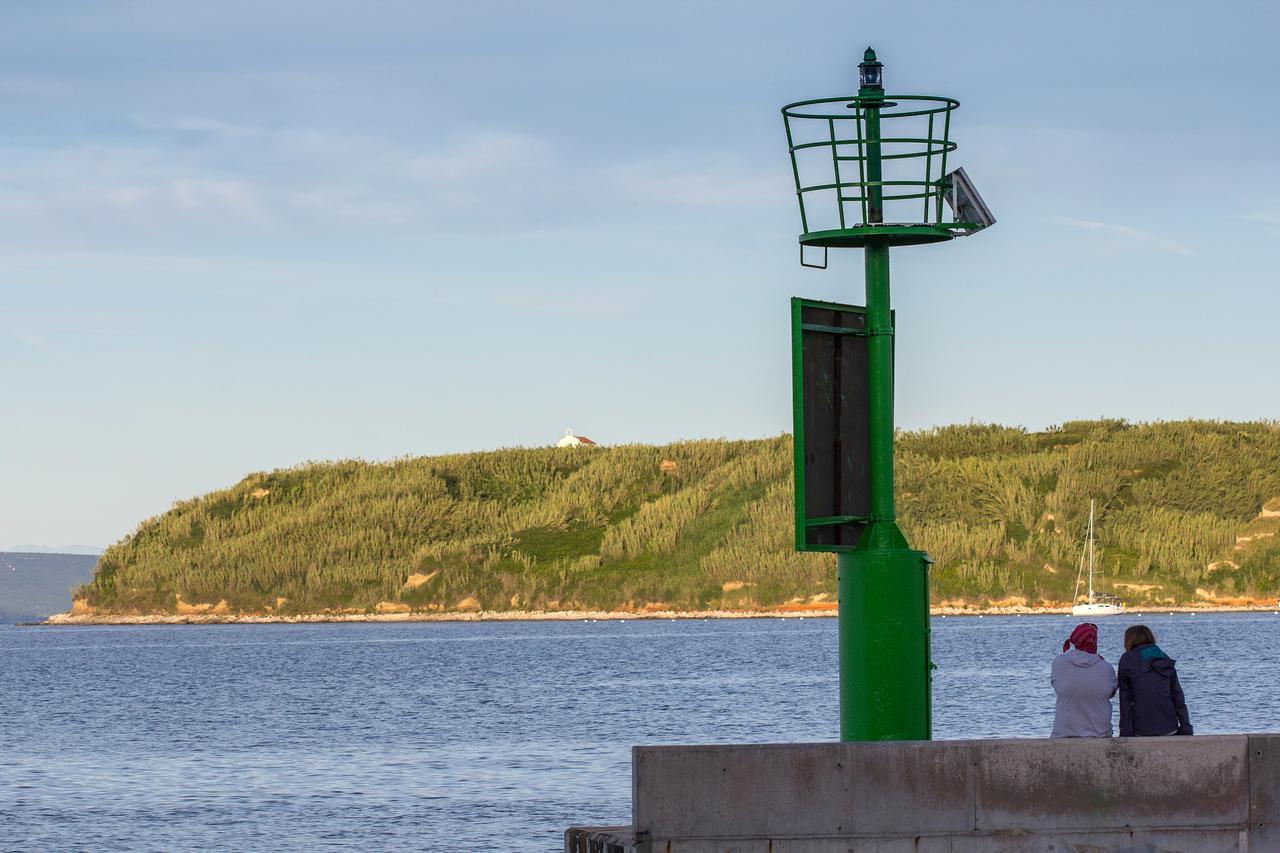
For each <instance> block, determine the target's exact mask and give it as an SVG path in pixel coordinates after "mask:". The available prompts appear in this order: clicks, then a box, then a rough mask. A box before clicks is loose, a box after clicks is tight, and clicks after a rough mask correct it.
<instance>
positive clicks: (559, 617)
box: [38, 602, 1280, 626]
mask: <svg viewBox="0 0 1280 853" xmlns="http://www.w3.org/2000/svg"><path fill="white" fill-rule="evenodd" d="M1267 611H1277V612H1280V608H1277V606H1276V605H1275V604H1274V603H1272V604H1263V603H1260V602H1258V603H1250V604H1231V605H1224V604H1205V605H1190V606H1168V605H1165V606H1159V607H1135V608H1133V609H1132V610H1130V611H1128V612H1127V613H1126V614H1125V615H1129V616H1141V615H1144V614H1149V613H1241V612H1267ZM1070 612H1071V608H1070V606H1068V605H1065V604H1064V605H1062V606H1049V607H1031V606H1026V605H1009V606H991V607H976V606H975V607H964V606H956V605H953V604H947V605H945V606H935V607H932V608H930V614H931V615H933V616H1062V615H1066V614H1069V613H1070ZM835 615H836V606H835V604H834V603H831V604H823V605H805V606H794V605H791V606H788V605H784V606H781V607H774V608H763V609H754V610H552V611H541V610H493V611H486V610H478V611H453V612H411V613H363V612H360V613H355V612H345V613H340V612H334V613H302V614H282V613H182V614H179V613H144V614H120V613H86V612H78V613H76V612H72V613H59V614H56V615H54V616H50V617H49V618H48V619H47V620H45V621H44V622H41V623H38V624H40V625H50V626H58V625H63V626H76V625H295V624H310V623H326V622H583V621H587V622H590V621H596V622H599V621H623V620H641V619H651V620H658V619H665V620H674V619H796V618H806V617H807V618H825V617H833V616H835Z"/></svg>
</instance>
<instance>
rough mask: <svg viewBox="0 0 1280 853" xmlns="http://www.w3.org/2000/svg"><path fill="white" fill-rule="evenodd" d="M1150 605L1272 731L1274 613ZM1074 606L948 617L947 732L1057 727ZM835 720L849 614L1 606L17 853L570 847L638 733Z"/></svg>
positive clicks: (708, 733)
mask: <svg viewBox="0 0 1280 853" xmlns="http://www.w3.org/2000/svg"><path fill="white" fill-rule="evenodd" d="M1137 620H1138V617H1137V616H1125V617H1119V618H1113V619H1109V620H1100V621H1099V625H1100V629H1101V649H1100V650H1101V652H1102V654H1103V656H1104V657H1106V658H1107V659H1108V660H1110V661H1112V662H1113V663H1114V662H1115V661H1116V660H1117V659H1118V658H1119V656H1120V653H1121V651H1122V648H1121V636H1122V633H1123V630H1124V627H1125V626H1126V625H1128V624H1131V623H1132V622H1134V621H1137ZM1141 621H1143V622H1145V623H1146V624H1148V625H1150V626H1151V627H1152V628H1153V629H1154V630H1155V632H1156V635H1157V637H1158V639H1159V642H1160V644H1161V646H1162V647H1163V648H1164V649H1165V651H1166V652H1167V653H1168V654H1169V655H1170V656H1171V657H1174V658H1176V659H1177V661H1178V670H1179V672H1180V675H1181V678H1182V683H1183V686H1184V689H1185V691H1186V696H1187V704H1188V706H1189V708H1190V711H1191V718H1192V721H1193V723H1194V724H1195V726H1196V731H1197V732H1199V733H1221V732H1252V731H1277V730H1280V694H1278V693H1277V691H1276V690H1275V687H1274V685H1275V684H1276V682H1277V678H1278V677H1280V647H1278V644H1277V643H1276V642H1275V635H1276V633H1277V632H1280V615H1276V614H1273V613H1256V614H1195V615H1190V614H1186V615H1167V614H1164V615H1145V616H1143V617H1141ZM1073 624H1074V620H1072V619H1071V618H1070V617H1066V616H1023V617H985V618H981V619H979V618H975V617H964V618H957V617H952V618H948V619H941V618H935V619H934V620H933V649H934V660H935V662H936V664H937V666H938V669H937V670H936V671H935V673H934V733H935V737H938V738H989V737H1044V736H1045V735H1047V734H1048V732H1049V729H1050V727H1051V724H1052V717H1053V691H1052V689H1051V688H1050V686H1049V682H1048V674H1049V663H1050V661H1051V660H1052V658H1053V656H1054V655H1055V654H1056V653H1058V652H1059V651H1060V650H1061V646H1062V641H1063V639H1064V638H1065V637H1066V635H1067V634H1068V633H1069V631H1070V629H1071V627H1072V625H1073ZM909 663H910V662H909V661H904V662H903V664H904V666H905V665H909ZM837 733H838V724H837V698H836V623H835V620H833V619H819V618H810V619H787V620H780V619H749V620H748V619H741V620H706V621H703V620H692V621H691V620H680V621H627V622H620V621H593V622H501V623H494V622H491V623H400V624H332V625H225V626H205V627H196V626H139V627H96V628H89V627H84V628H70V627H68V628H51V627H40V628H14V627H3V628H0V850H10V849H16V850H54V849H59V850H66V849H89V850H107V849H116V850H125V849H127V850H181V849H222V850H314V849H340V848H341V849H351V848H354V849H362V850H383V849H385V850H393V849H397V850H398V849H414V850H442V851H443V850H448V851H469V850H476V851H480V850H486V851H487V850H513V851H552V850H558V849H560V847H561V845H562V841H561V837H562V833H563V831H564V829H565V828H566V827H567V826H569V825H570V824H574V823H595V824H608V823H628V822H629V820H630V747H631V745H632V744H637V743H650V744H652V743H713V742H779V741H822V740H834V739H835V738H836V737H837Z"/></svg>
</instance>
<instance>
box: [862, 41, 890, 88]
mask: <svg viewBox="0 0 1280 853" xmlns="http://www.w3.org/2000/svg"><path fill="white" fill-rule="evenodd" d="M858 87H859V88H862V89H879V90H881V91H883V90H884V63H883V62H881V61H880V60H878V59H876V52H875V51H874V50H872V49H871V48H867V52H866V53H864V54H863V55H862V62H861V63H859V64H858Z"/></svg>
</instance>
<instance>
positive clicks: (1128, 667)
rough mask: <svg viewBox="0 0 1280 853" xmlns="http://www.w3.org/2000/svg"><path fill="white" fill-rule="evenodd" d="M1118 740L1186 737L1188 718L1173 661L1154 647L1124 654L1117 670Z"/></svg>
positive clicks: (1157, 647) (1150, 644)
mask: <svg viewBox="0 0 1280 853" xmlns="http://www.w3.org/2000/svg"><path fill="white" fill-rule="evenodd" d="M1116 680H1117V681H1118V682H1119V687H1120V737H1134V736H1137V737H1150V736H1152V735H1171V734H1179V735H1189V734H1191V718H1190V717H1189V716H1187V702H1186V699H1185V698H1184V697H1183V695H1182V685H1180V684H1179V683H1178V671H1177V669H1175V668H1174V660H1173V658H1171V657H1169V656H1168V655H1166V654H1165V653H1164V652H1162V651H1160V647H1159V646H1157V645H1156V644H1155V643H1148V644H1147V645H1145V646H1135V647H1134V648H1132V649H1130V650H1129V651H1127V652H1125V653H1124V655H1123V656H1121V658H1120V665H1119V666H1118V667H1116Z"/></svg>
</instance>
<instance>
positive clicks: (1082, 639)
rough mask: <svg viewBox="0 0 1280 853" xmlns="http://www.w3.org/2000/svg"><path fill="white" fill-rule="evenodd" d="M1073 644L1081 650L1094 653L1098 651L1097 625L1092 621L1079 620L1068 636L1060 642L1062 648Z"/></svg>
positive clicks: (1064, 648) (1067, 647)
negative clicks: (1063, 641)
mask: <svg viewBox="0 0 1280 853" xmlns="http://www.w3.org/2000/svg"><path fill="white" fill-rule="evenodd" d="M1072 646H1075V647H1076V648H1077V649H1079V650H1080V651H1082V652H1088V653H1089V654H1093V655H1096V654H1097V653H1098V626H1097V625H1094V624H1093V623H1092V622H1081V623H1080V624H1079V625H1077V626H1076V629H1075V630H1074V631H1072V632H1071V636H1070V638H1068V639H1067V641H1066V642H1065V643H1063V644H1062V650H1063V651H1064V652H1065V651H1066V650H1067V649H1069V648H1071V647H1072Z"/></svg>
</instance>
